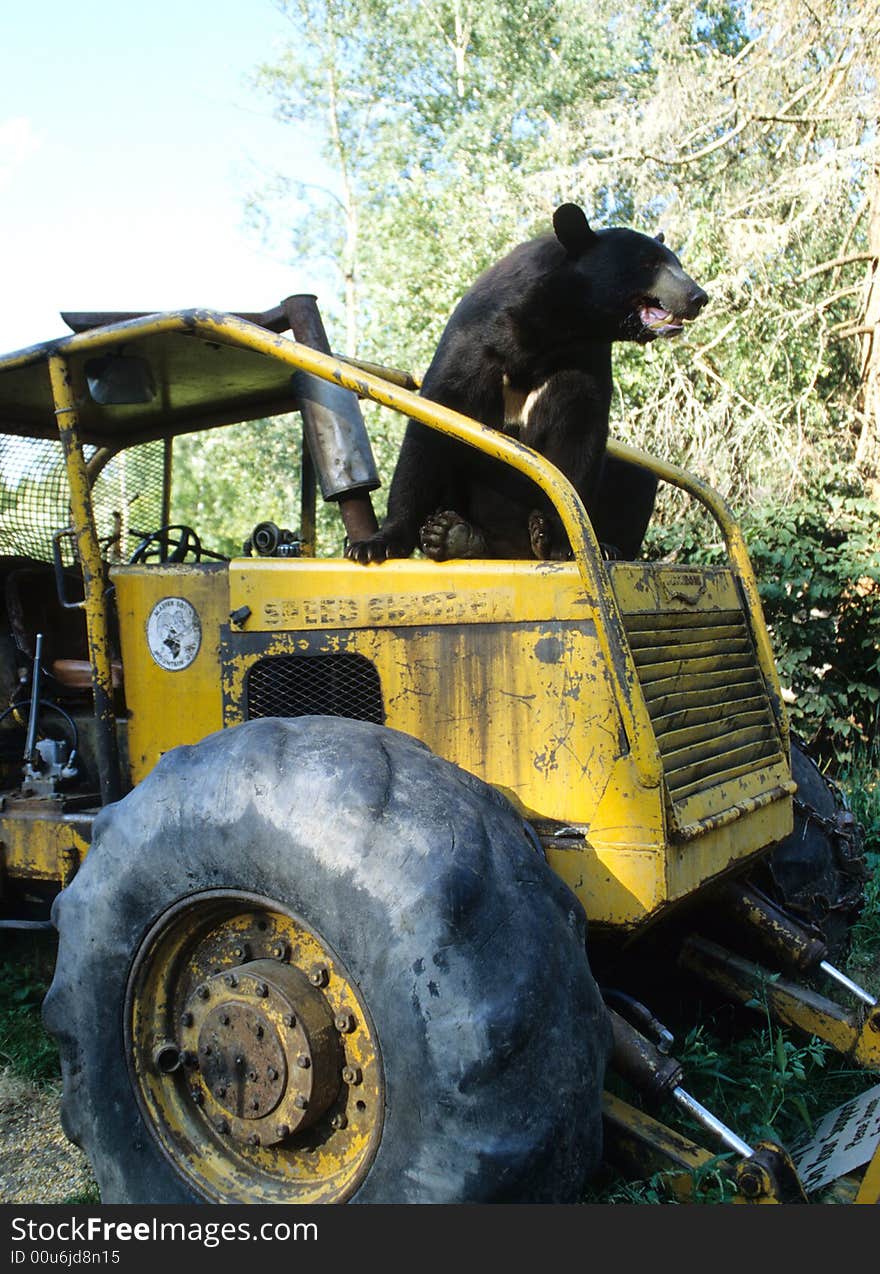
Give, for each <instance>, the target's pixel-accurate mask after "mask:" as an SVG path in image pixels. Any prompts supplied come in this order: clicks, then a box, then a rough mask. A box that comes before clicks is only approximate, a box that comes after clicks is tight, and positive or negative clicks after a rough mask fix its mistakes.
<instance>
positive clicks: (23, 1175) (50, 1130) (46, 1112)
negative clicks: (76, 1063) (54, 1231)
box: [0, 1071, 97, 1203]
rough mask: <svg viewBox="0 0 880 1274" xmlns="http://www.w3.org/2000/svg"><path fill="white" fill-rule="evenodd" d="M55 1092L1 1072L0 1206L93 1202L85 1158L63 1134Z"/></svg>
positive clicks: (57, 1098)
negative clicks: (91, 1200) (89, 1200)
mask: <svg viewBox="0 0 880 1274" xmlns="http://www.w3.org/2000/svg"><path fill="white" fill-rule="evenodd" d="M59 1093H60V1086H54V1085H53V1086H51V1087H50V1086H40V1087H37V1086H36V1085H34V1084H29V1083H27V1082H26V1081H25V1080H21V1079H18V1078H17V1077H16V1076H14V1075H11V1074H10V1073H9V1072H8V1071H5V1072H2V1073H0V1203H68V1202H71V1201H74V1200H76V1201H77V1202H86V1201H88V1199H89V1198H92V1199H96V1198H97V1192H96V1187H95V1184H94V1180H93V1178H92V1173H91V1169H90V1167H89V1163H88V1160H87V1159H86V1157H85V1155H84V1154H83V1153H82V1151H81V1150H79V1149H78V1148H77V1147H76V1146H74V1145H72V1144H71V1143H70V1142H69V1141H68V1140H67V1138H66V1137H65V1135H64V1133H63V1131H62V1128H61V1121H60V1118H59Z"/></svg>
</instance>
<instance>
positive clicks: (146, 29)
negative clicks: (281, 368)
mask: <svg viewBox="0 0 880 1274" xmlns="http://www.w3.org/2000/svg"><path fill="white" fill-rule="evenodd" d="M286 30H287V24H286V22H285V21H284V19H283V18H282V17H281V15H280V14H279V13H278V11H277V9H276V8H275V7H274V5H273V4H272V2H271V0H176V2H174V3H173V2H172V0H141V2H140V3H132V2H131V0H115V3H111V2H110V0H66V2H62V0H46V2H45V3H43V4H40V5H32V6H27V5H23V4H19V5H16V6H12V5H10V6H9V7H8V9H7V14H6V17H5V18H4V22H3V35H2V40H0V352H8V351H10V350H12V349H15V348H18V347H21V346H24V345H29V344H33V343H34V342H36V341H42V340H48V339H49V338H50V337H53V336H58V335H62V334H63V333H65V332H66V330H67V329H66V328H65V326H64V324H63V323H62V321H61V320H60V319H59V318H58V313H59V311H60V310H89V309H108V310H110V309H120V310H126V309H132V310H140V309H144V310H154V309H155V310H159V309H163V310H164V309H176V308H183V307H187V308H188V307H192V306H200V305H206V306H211V307H214V308H217V309H228V310H236V309H238V310H262V309H266V308H268V307H269V306H271V305H274V304H276V303H277V302H278V301H279V300H281V299H282V297H284V296H287V295H288V294H290V293H292V292H300V291H314V292H317V293H318V294H319V296H320V294H321V292H322V290H324V289H326V283H324V282H323V281H322V280H321V278H320V277H319V276H318V274H317V272H316V271H315V269H314V268H309V267H307V266H306V267H304V266H301V265H300V266H296V265H293V264H291V263H290V261H289V260H286V259H285V253H284V249H283V244H280V243H277V244H276V245H275V246H274V247H273V248H270V247H268V246H265V245H263V244H261V243H260V241H259V239H258V238H257V236H256V235H255V233H254V232H253V231H250V230H248V229H247V228H246V225H245V210H244V209H245V198H246V195H247V194H248V192H250V191H253V190H255V189H257V188H259V186H260V185H261V183H262V182H263V181H265V179H266V177H267V175H268V174H269V172H270V171H271V170H273V169H282V170H284V171H286V172H288V173H293V172H296V173H297V174H298V175H300V176H304V177H306V178H307V179H310V180H314V179H315V176H316V173H317V165H318V160H317V159H316V156H315V151H314V147H313V146H312V145H310V144H309V143H308V142H307V141H306V140H304V139H303V137H302V135H301V133H299V132H298V131H297V130H296V129H295V128H293V127H292V126H290V125H287V126H282V125H280V124H277V123H275V122H274V121H273V120H272V119H271V116H270V113H269V108H268V105H267V103H266V102H265V100H264V99H261V98H260V97H259V96H258V95H257V94H256V92H255V91H254V90H253V89H252V88H251V87H250V86H249V85H248V82H247V80H248V76H249V75H250V74H251V73H252V71H253V70H254V68H255V66H256V65H257V64H258V63H259V62H261V61H264V60H271V58H272V55H273V51H274V50H275V49H276V48H277V47H278V44H279V41H281V40H282V39H283V38H284V36H285V33H286Z"/></svg>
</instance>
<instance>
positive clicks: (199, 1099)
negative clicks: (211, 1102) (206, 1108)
mask: <svg viewBox="0 0 880 1274" xmlns="http://www.w3.org/2000/svg"><path fill="white" fill-rule="evenodd" d="M189 1097H190V1101H191V1102H192V1103H193V1105H195V1106H201V1105H202V1104H203V1102H204V1100H205V1098H204V1096H203V1095H202V1092H201V1089H199V1088H191V1089H190V1090H189Z"/></svg>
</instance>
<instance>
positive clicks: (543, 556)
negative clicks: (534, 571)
mask: <svg viewBox="0 0 880 1274" xmlns="http://www.w3.org/2000/svg"><path fill="white" fill-rule="evenodd" d="M529 544H530V545H531V549H532V553H533V555H534V556H535V557H536V558H537V559H538V561H539V562H564V561H566V560H567V559H568V558H570V557H571V556H572V552H571V547H570V546H569V543H568V540H567V538H566V535H565V532H564V531H563V529H562V523H561V522H560V521H559V519H558V518H555V517H553V516H552V515H548V514H546V513H541V512H540V511H539V510H538V509H535V510H534V511H533V512H532V513H530V514H529Z"/></svg>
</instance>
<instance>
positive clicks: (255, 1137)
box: [247, 1132, 260, 1146]
mask: <svg viewBox="0 0 880 1274" xmlns="http://www.w3.org/2000/svg"><path fill="white" fill-rule="evenodd" d="M247 1142H248V1145H249V1146H258V1145H259V1144H260V1134H259V1133H258V1132H252V1133H251V1135H250V1136H249V1137H248V1139H247Z"/></svg>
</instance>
